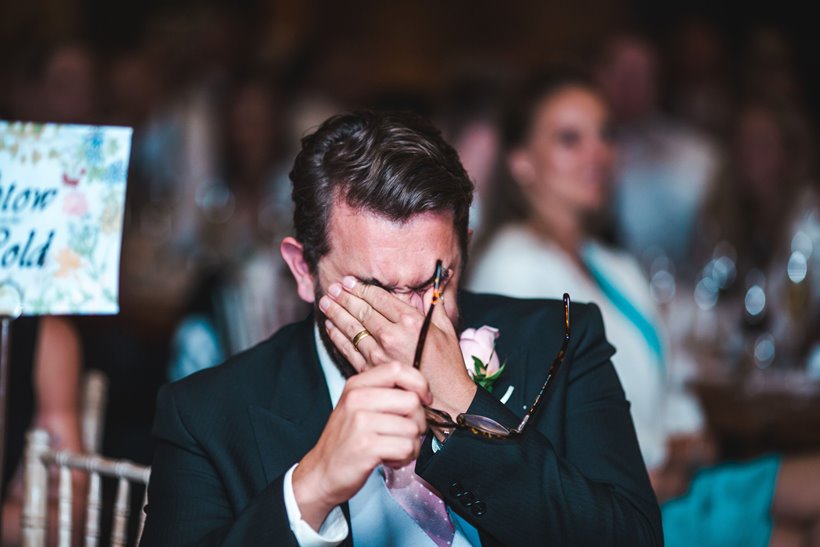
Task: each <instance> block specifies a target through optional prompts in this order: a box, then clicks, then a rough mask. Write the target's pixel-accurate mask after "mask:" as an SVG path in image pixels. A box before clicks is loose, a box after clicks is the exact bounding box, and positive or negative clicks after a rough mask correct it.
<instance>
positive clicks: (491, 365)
mask: <svg viewBox="0 0 820 547" xmlns="http://www.w3.org/2000/svg"><path fill="white" fill-rule="evenodd" d="M497 338H498V329H496V328H494V327H490V326H489V325H484V326H483V327H480V328H478V329H466V330H465V331H464V332H462V333H461V337H460V338H459V345H460V346H461V354H462V356H463V357H464V365H465V366H466V367H467V373H468V374H469V375H470V378H472V379H473V382H475V383H476V384H478V385H479V386H481V387H483V388H484V389H486V390H487V391H490V392H492V390H493V384H494V383H495V381H496V380H498V377H499V376H501V373H502V372H504V368H505V367H506V366H507V364H506V363H504V364H501V362H500V361H499V359H498V354H497V353H496V352H495V341H496V339H497Z"/></svg>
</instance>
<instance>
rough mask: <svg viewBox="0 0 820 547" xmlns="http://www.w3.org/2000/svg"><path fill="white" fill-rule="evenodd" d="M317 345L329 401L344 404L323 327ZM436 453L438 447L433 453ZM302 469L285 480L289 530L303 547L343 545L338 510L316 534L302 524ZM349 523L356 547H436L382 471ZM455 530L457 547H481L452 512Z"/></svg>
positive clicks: (355, 502)
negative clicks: (297, 487)
mask: <svg viewBox="0 0 820 547" xmlns="http://www.w3.org/2000/svg"><path fill="white" fill-rule="evenodd" d="M314 339H315V343H316V348H317V350H318V354H319V363H320V364H321V366H322V372H323V373H324V375H325V381H326V382H327V388H328V392H329V393H330V401H331V403H332V404H333V407H334V408H335V407H336V404H337V403H338V402H339V398H340V397H341V396H342V391H343V390H344V385H345V379H344V377H343V376H342V374H341V373H340V372H339V369H338V368H336V365H335V364H334V363H333V360H332V359H331V357H330V355H329V354H328V353H327V350H326V349H325V346H324V344H323V343H322V340H321V338H320V336H319V330H318V327H314ZM435 448H437V447H434V449H435ZM297 465H299V464H298V463H297V464H296V465H294V466H293V467H291V468H290V469H289V470H288V472H287V473H286V474H285V480H284V495H285V509H286V510H287V513H288V520H289V522H290V529H291V530H292V531H293V534H294V535H295V536H296V540H297V541H298V542H299V545H301V546H302V547H329V546H333V545H338V544H339V543H341V542H342V541H344V540H345V539H346V538H347V536H348V535H349V533H350V530H349V528H348V524H347V520H345V517H344V514H343V513H342V510H341V508H340V507H338V506H337V507H334V508H333V510H332V511H331V512H330V513H329V514H328V516H327V518H325V521H324V522H323V523H322V525H321V527H320V528H319V531H318V532H316V531H315V530H313V528H311V527H310V525H309V524H308V523H307V522H305V521H304V520H302V514H301V512H300V511H299V506H298V505H297V503H296V497H295V496H294V494H293V481H292V478H293V470H294V469H296V466H297ZM348 505H349V507H350V521H351V526H352V527H353V530H354V534H353V541H354V543H355V544H357V545H385V546H395V547H414V546H417V545H433V541H432V540H431V539H430V538H429V537H428V536H427V534H426V533H425V532H424V530H422V529H421V528H420V527H419V525H418V524H416V522H415V521H414V520H413V519H412V518H411V517H410V515H408V514H407V512H406V511H405V510H404V509H403V508H402V507H401V506H400V505H399V504H398V502H396V500H395V499H393V496H392V495H391V494H390V492H389V491H388V490H387V487H386V486H385V484H384V474H383V472H382V469H381V467H377V468H376V469H374V470H373V473H371V474H370V477H368V479H367V482H366V483H365V485H364V486H363V487H362V489H361V490H359V491H358V492H357V493H356V495H355V496H353V497H352V498H351V499H350V500H349V501H348ZM447 511H448V513H449V514H450V520H452V522H453V525H454V526H455V536H454V537H453V543H452V545H453V547H469V546H479V545H481V541H480V539H479V536H478V531H477V530H476V529H475V528H473V527H472V526H471V525H470V524H469V523H467V521H465V520H464V519H462V518H461V517H459V516H458V515H457V514H456V513H454V512H453V511H452V510H450V509H449V508H448V509H447Z"/></svg>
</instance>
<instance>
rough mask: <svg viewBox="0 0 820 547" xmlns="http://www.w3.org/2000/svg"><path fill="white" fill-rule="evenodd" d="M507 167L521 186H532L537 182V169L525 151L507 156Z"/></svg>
mask: <svg viewBox="0 0 820 547" xmlns="http://www.w3.org/2000/svg"><path fill="white" fill-rule="evenodd" d="M507 167H508V168H509V170H510V173H512V176H513V179H515V182H517V183H518V185H519V186H530V185H531V184H533V182H534V181H535V167H534V166H533V164H532V161H531V160H530V155H529V154H528V153H527V152H526V151H525V150H522V149H517V150H513V151H512V152H510V153H509V154H507Z"/></svg>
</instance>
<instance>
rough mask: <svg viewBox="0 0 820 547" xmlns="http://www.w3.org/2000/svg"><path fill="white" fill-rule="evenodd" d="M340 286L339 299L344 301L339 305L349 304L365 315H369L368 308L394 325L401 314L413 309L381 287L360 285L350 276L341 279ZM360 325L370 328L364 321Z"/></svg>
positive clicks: (367, 284) (366, 284)
mask: <svg viewBox="0 0 820 547" xmlns="http://www.w3.org/2000/svg"><path fill="white" fill-rule="evenodd" d="M342 286H343V287H344V291H343V293H342V294H340V295H339V298H340V299H344V302H342V301H341V300H340V303H341V304H342V305H344V306H345V307H347V305H345V302H349V303H350V305H351V306H354V307H355V308H356V311H360V312H361V313H363V314H365V315H366V314H367V313H369V312H367V308H370V309H372V310H376V311H377V312H378V313H379V314H380V315H382V316H383V317H385V318H386V319H387V320H388V321H390V322H391V323H396V322H397V321H399V319H401V316H402V314H405V313H407V311H408V309H409V310H412V309H413V307H412V306H410V305H409V304H407V303H406V302H403V301H402V300H400V299H398V298H396V297H395V296H394V295H392V294H390V293H389V292H387V291H386V290H384V289H382V288H381V287H378V286H376V285H371V284H369V283H362V282H360V281H359V280H358V279H356V278H355V277H352V276H346V277H345V278H343V279H342ZM348 309H349V308H348ZM351 311H353V310H351ZM354 315H355V313H354ZM357 317H358V316H357ZM365 319H366V318H365ZM362 323H363V324H364V325H366V326H367V327H368V328H370V325H369V324H368V323H367V321H366V320H363V321H362Z"/></svg>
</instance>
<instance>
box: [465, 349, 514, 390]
mask: <svg viewBox="0 0 820 547" xmlns="http://www.w3.org/2000/svg"><path fill="white" fill-rule="evenodd" d="M473 359H475V362H476V363H481V361H480V360H479V359H478V358H476V357H474V358H473ZM481 364H482V365H483V363H481ZM476 366H477V365H476ZM506 366H507V363H506V362H505V363H504V364H503V365H501V366H500V367H498V370H497V371H495V372H494V373H493V374H491V375H490V376H487V373H486V371H487V369H486V367H484V366H482V367H481V368H482V372H480V373H478V374H476V375H475V376H473V381H474V382H475V383H476V384H478V385H479V386H481V387H482V388H484V389H486V390H487V391H488V392H490V393H492V392H493V384H495V381H496V380H498V377H499V376H501V373H502V372H504V368H505V367H506Z"/></svg>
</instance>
